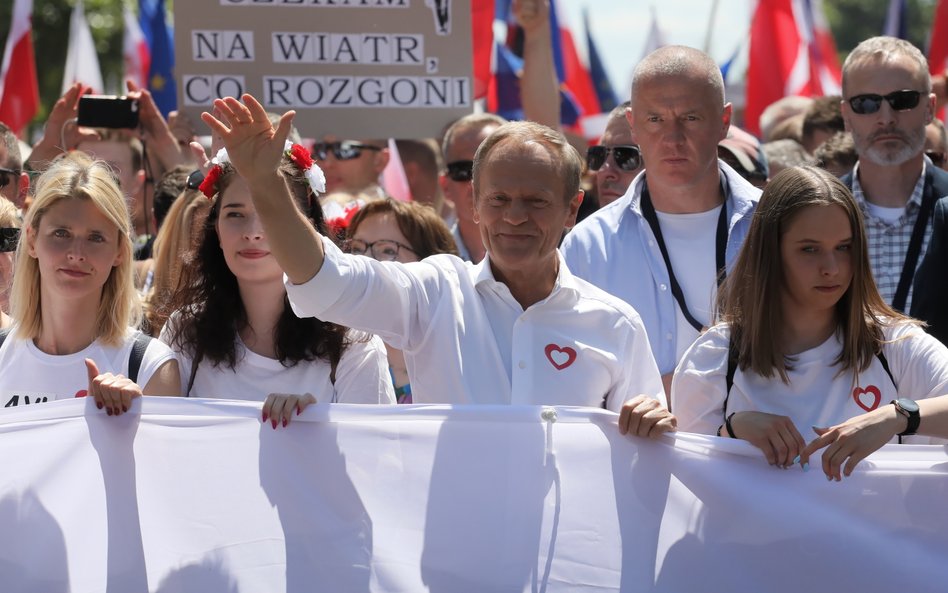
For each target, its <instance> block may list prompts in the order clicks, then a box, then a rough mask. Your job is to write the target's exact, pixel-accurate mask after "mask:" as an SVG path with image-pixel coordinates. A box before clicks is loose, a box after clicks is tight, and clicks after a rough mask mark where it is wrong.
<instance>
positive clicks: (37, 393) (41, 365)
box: [0, 328, 174, 407]
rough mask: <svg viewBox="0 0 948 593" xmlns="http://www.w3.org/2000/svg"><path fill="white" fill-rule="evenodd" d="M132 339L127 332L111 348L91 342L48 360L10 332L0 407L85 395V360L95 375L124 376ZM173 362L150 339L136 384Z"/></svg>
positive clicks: (1, 365) (1, 355) (2, 350)
mask: <svg viewBox="0 0 948 593" xmlns="http://www.w3.org/2000/svg"><path fill="white" fill-rule="evenodd" d="M137 335H138V332H137V331H136V330H134V329H131V328H129V329H128V330H127V331H126V332H125V338H124V339H123V341H122V343H121V344H120V345H119V346H117V347H116V346H107V345H105V344H103V343H101V342H100V341H99V340H96V341H95V342H92V344H90V345H89V346H88V347H86V348H85V349H83V350H81V351H79V352H76V353H74V354H63V355H54V354H46V353H45V352H43V351H42V350H40V349H39V348H37V347H36V345H35V344H34V343H33V340H23V339H20V338H18V337H17V332H16V329H15V328H14V330H13V331H12V332H10V335H8V336H7V338H6V340H4V342H3V346H2V347H0V402H2V404H3V405H4V406H5V407H14V406H22V405H28V404H36V403H45V402H47V401H52V400H57V399H66V398H73V397H82V396H84V395H86V391H87V389H88V388H89V375H88V372H87V371H86V365H85V359H87V358H91V359H92V360H94V361H95V364H96V366H97V367H98V368H99V372H101V373H115V374H122V375H125V376H128V356H129V353H131V351H132V345H133V344H134V343H135V338H136V337H137ZM173 358H174V354H173V353H172V352H171V349H170V348H168V347H167V346H166V345H164V344H163V343H161V342H160V341H158V340H151V342H149V344H148V348H147V349H146V350H145V356H144V358H142V364H141V367H139V370H138V381H137V383H138V385H140V386H141V387H145V386H146V385H148V382H149V381H150V380H151V376H152V375H153V374H154V373H155V371H157V370H158V369H159V368H160V367H161V365H163V364H165V363H166V362H168V361H169V360H172V359H173Z"/></svg>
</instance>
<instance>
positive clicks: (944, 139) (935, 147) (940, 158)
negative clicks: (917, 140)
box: [925, 118, 948, 171]
mask: <svg viewBox="0 0 948 593" xmlns="http://www.w3.org/2000/svg"><path fill="white" fill-rule="evenodd" d="M925 156H927V157H928V158H929V159H930V160H931V162H932V164H933V165H935V166H936V167H938V168H940V169H945V170H946V171H948V133H946V132H945V124H943V123H941V120H940V119H938V118H933V119H932V121H931V123H929V124H928V125H927V126H925Z"/></svg>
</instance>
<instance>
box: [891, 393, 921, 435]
mask: <svg viewBox="0 0 948 593" xmlns="http://www.w3.org/2000/svg"><path fill="white" fill-rule="evenodd" d="M913 403H914V402H913ZM892 405H893V406H895V410H896V412H898V413H899V414H901V415H903V416H905V418H906V419H907V420H908V424H907V425H906V427H905V430H903V431H902V432H900V433H899V434H898V436H900V437H905V436H911V435H913V434H915V433H916V432H917V431H918V425H919V423H920V422H921V420H922V417H921V415H920V414H919V413H918V406H915V409H914V410H908V409H906V408H904V407H903V406H902V404H901V403H899V400H897V399H894V400H892Z"/></svg>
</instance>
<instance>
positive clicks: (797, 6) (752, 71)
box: [744, 0, 841, 135]
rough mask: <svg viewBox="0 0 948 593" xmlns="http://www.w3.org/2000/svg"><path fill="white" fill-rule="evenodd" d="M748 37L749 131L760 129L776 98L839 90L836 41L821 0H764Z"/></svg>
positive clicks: (747, 121) (755, 132) (822, 93)
mask: <svg viewBox="0 0 948 593" xmlns="http://www.w3.org/2000/svg"><path fill="white" fill-rule="evenodd" d="M750 37H751V38H750V59H749V64H748V67H747V107H746V110H745V121H744V126H745V129H747V130H748V131H750V132H752V133H753V134H757V135H759V134H760V126H759V119H760V114H761V113H762V112H763V110H764V109H765V108H766V107H767V106H768V105H770V104H771V103H773V102H774V101H776V100H778V99H781V98H783V97H786V96H790V95H803V96H820V95H831V94H836V93H839V92H840V80H841V73H840V68H839V61H838V59H837V58H836V46H835V43H834V42H833V36H832V33H830V31H829V28H828V27H827V25H826V19H825V18H824V17H823V5H822V3H821V2H820V1H819V0H811V1H810V2H806V1H803V0H761V1H760V3H758V5H757V10H756V11H755V12H754V18H753V21H752V22H751V32H750Z"/></svg>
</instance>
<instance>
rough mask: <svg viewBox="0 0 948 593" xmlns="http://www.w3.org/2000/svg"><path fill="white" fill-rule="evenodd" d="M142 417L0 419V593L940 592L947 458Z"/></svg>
mask: <svg viewBox="0 0 948 593" xmlns="http://www.w3.org/2000/svg"><path fill="white" fill-rule="evenodd" d="M259 414H260V407H259V405H255V404H249V403H245V402H222V401H209V400H181V399H177V398H167V399H166V398H143V401H141V402H136V403H135V405H134V407H133V410H132V412H131V413H129V414H127V415H124V416H121V417H118V418H113V417H107V416H105V415H104V414H102V413H101V412H100V411H99V410H96V409H95V407H94V404H93V402H91V401H82V400H74V401H63V402H53V403H49V404H44V405H37V406H29V407H24V408H18V409H15V410H13V409H11V410H6V411H4V413H3V414H0V459H2V460H3V472H2V473H0V534H2V537H0V583H2V585H0V589H2V590H3V591H16V592H25V591H44V592H46V591H70V592H72V593H86V592H98V591H107V592H110V593H113V592H114V593H118V592H127V591H150V592H161V593H171V592H178V591H182V592H183V591H202V592H227V593H231V592H256V591H346V592H348V591H433V592H437V591H451V592H467V591H470V592H479V593H480V592H485V591H497V592H500V591H503V592H510V591H531V592H532V591H550V592H553V591H597V592H598V591H690V590H702V591H715V590H728V591H734V590H737V591H801V590H838V591H854V590H865V591H894V590H912V591H933V592H934V591H942V590H944V584H945V583H946V582H948V563H946V562H945V558H946V557H948V505H946V504H945V502H944V501H945V500H946V499H948V454H946V451H945V449H944V448H942V447H934V446H902V447H898V446H887V447H885V448H883V449H882V450H880V451H879V452H877V453H876V454H874V455H873V456H871V457H870V458H869V459H868V460H867V461H866V462H864V463H863V464H861V465H860V467H859V468H858V469H857V471H856V472H855V473H854V474H853V476H852V477H851V478H849V479H846V480H844V481H843V482H841V483H835V482H828V481H827V480H826V479H825V477H824V476H823V474H822V472H820V471H819V468H818V460H817V459H814V460H813V461H814V464H813V465H814V468H813V471H810V472H808V473H804V472H802V471H800V469H799V468H795V469H793V470H786V471H784V470H778V469H774V468H772V467H770V466H768V465H767V464H766V462H765V461H764V460H763V457H762V455H760V454H759V452H757V451H756V450H754V449H753V448H752V447H750V446H749V445H747V444H746V443H743V442H738V441H730V440H727V439H717V438H710V437H702V436H697V435H688V434H679V435H676V436H674V437H667V438H663V439H662V440H658V441H649V440H642V439H633V438H629V437H625V436H622V435H620V434H619V433H618V430H617V429H616V425H615V419H616V416H615V415H614V414H611V413H608V412H604V411H599V410H580V409H570V408H557V409H542V408H535V407H491V406H480V407H455V408H451V407H446V406H407V407H406V406H400V407H395V406H392V407H382V406H344V405H328V404H321V405H318V406H313V407H311V408H310V409H308V410H306V411H305V412H304V413H303V415H301V416H299V417H298V418H295V419H294V421H293V422H292V423H291V424H290V426H288V427H286V428H283V427H280V428H279V429H278V430H274V429H273V428H272V427H271V426H270V425H269V424H262V423H261V422H260V420H259Z"/></svg>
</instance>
